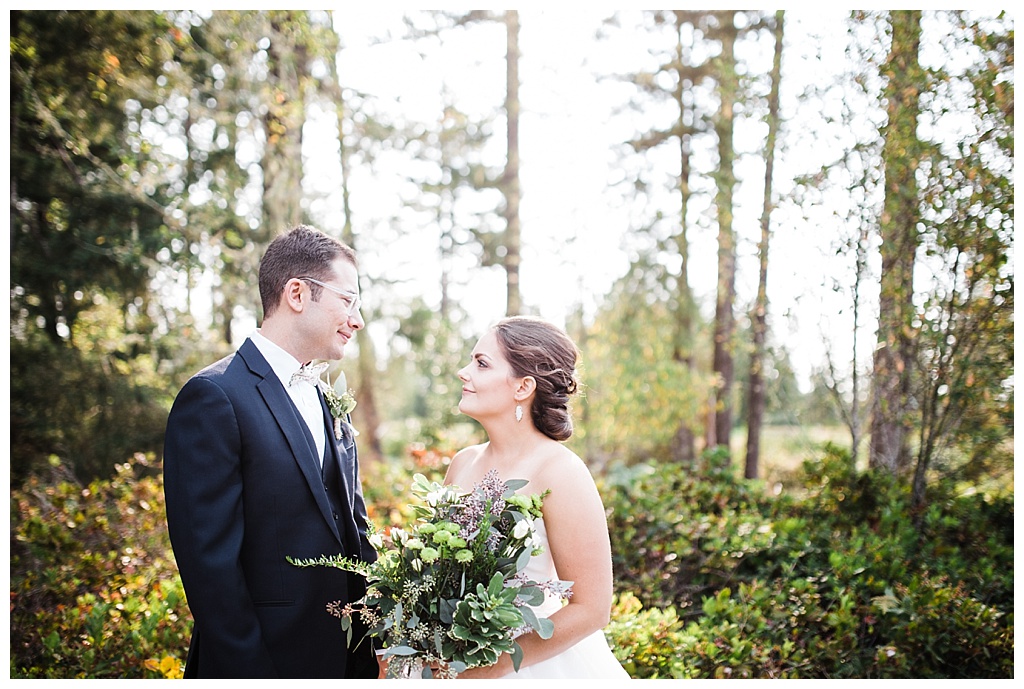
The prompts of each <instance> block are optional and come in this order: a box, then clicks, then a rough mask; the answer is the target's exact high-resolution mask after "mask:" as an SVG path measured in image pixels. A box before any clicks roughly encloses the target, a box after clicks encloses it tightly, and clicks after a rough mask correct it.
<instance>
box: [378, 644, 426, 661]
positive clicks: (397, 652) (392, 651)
mask: <svg viewBox="0 0 1024 689" xmlns="http://www.w3.org/2000/svg"><path fill="white" fill-rule="evenodd" d="M417 653H419V651H417V650H416V649H415V648H412V647H411V646H392V647H391V648H389V649H387V650H386V651H384V657H385V658H388V657H390V656H414V655H416V654H417Z"/></svg>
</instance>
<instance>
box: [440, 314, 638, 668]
mask: <svg viewBox="0 0 1024 689" xmlns="http://www.w3.org/2000/svg"><path fill="white" fill-rule="evenodd" d="M576 359H577V349H576V346H575V345H574V344H573V342H572V340H570V339H569V337H568V336H567V335H566V334H565V333H564V332H562V331H561V330H560V329H558V328H556V327H555V326H553V325H551V324H549V323H547V322H545V321H542V320H539V319H536V318H529V317H522V316H517V317H513V318H506V319H504V320H502V321H500V322H499V323H497V324H496V325H495V326H494V327H493V328H491V329H490V330H489V331H488V332H487V333H485V334H484V336H483V337H481V338H480V341H479V342H478V343H477V345H476V347H475V348H474V350H473V353H472V356H471V361H470V363H469V364H468V365H467V366H466V367H465V368H463V369H462V370H460V371H459V374H458V375H459V379H460V380H462V383H463V387H462V400H461V402H460V403H459V410H460V411H461V412H462V413H463V414H466V415H467V416H469V417H471V418H473V419H476V420H477V421H478V422H479V423H480V424H481V425H482V426H483V428H484V431H486V433H487V437H488V442H485V443H483V444H481V445H475V446H472V447H468V448H465V449H463V450H461V451H460V452H459V453H457V454H456V455H455V457H453V458H452V462H451V466H450V467H449V468H448V474H447V476H446V477H445V483H448V484H452V485H457V486H463V487H465V486H473V485H475V484H477V483H479V482H480V481H481V480H482V479H483V477H484V475H485V474H486V473H487V472H488V471H490V470H492V469H494V470H496V471H497V472H498V474H499V475H500V477H501V478H502V480H509V479H526V480H527V481H529V484H528V485H527V486H526V488H524V490H525V491H527V492H529V493H543V492H545V491H550V493H549V494H548V496H547V497H546V498H545V499H544V517H543V519H541V520H538V521H537V527H538V528H537V535H538V538H539V539H540V540H541V544H542V545H543V546H544V552H543V554H541V555H538V556H534V557H533V558H532V559H531V561H530V564H529V566H528V568H527V573H528V574H529V575H530V578H532V579H533V580H534V581H545V580H548V579H562V580H566V581H571V582H573V584H572V596H571V597H570V598H569V601H568V603H567V604H565V605H564V606H563V605H562V603H561V601H560V600H559V599H558V598H555V597H552V598H550V599H549V600H547V601H545V603H544V604H543V605H541V606H540V607H539V608H538V609H537V613H538V616H540V617H548V618H549V619H550V620H551V621H552V622H553V623H554V625H555V631H554V634H553V635H552V636H551V638H549V639H541V638H540V637H539V636H538V635H536V634H533V633H530V634H525V635H523V636H520V637H519V638H518V639H517V641H518V643H519V645H520V647H521V648H522V650H523V661H522V664H521V666H520V669H519V672H515V670H514V669H513V666H512V658H511V656H509V655H508V654H504V655H502V656H501V658H500V659H499V660H498V662H497V663H495V664H494V665H491V666H488V667H480V668H473V669H470V670H467V671H466V672H464V673H462V674H460V675H459V677H460V678H466V679H470V678H472V679H482V678H505V679H553V678H591V677H593V678H602V679H608V678H612V679H614V678H621V679H628V675H627V674H626V672H625V671H624V670H623V669H622V667H621V666H620V665H619V663H618V661H617V660H616V659H615V656H614V655H612V652H611V649H609V648H608V643H607V641H606V640H605V637H604V632H603V631H602V629H603V628H604V626H605V625H607V624H608V621H609V614H610V609H611V600H612V563H611V548H610V545H609V541H608V528H607V524H606V522H605V513H604V506H603V505H602V503H601V497H600V495H599V494H598V492H597V487H596V486H595V485H594V479H593V478H592V477H591V475H590V471H589V470H588V469H587V467H586V465H585V464H584V463H583V461H582V460H581V459H580V458H579V457H578V456H577V455H576V454H575V453H573V452H572V451H571V450H569V449H568V448H567V447H565V446H564V445H562V442H561V441H564V440H567V439H568V438H569V436H571V435H572V417H571V413H570V410H569V398H570V396H571V395H573V394H574V393H575V392H576V388H577V383H576V372H575V369H576Z"/></svg>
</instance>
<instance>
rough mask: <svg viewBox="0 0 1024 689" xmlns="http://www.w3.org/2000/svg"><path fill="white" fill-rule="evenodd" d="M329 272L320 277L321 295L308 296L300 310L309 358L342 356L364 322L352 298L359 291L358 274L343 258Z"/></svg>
mask: <svg viewBox="0 0 1024 689" xmlns="http://www.w3.org/2000/svg"><path fill="white" fill-rule="evenodd" d="M331 267H332V269H331V273H330V274H329V275H328V277H327V278H325V279H324V280H323V283H324V284H325V285H327V287H321V288H320V298H319V299H318V300H317V301H312V299H310V300H309V301H308V302H307V308H306V309H305V311H304V312H303V318H302V325H301V327H302V329H303V331H304V338H303V339H304V340H305V344H306V345H308V347H309V351H308V359H327V360H333V359H341V358H342V357H344V356H345V345H346V344H348V341H349V340H351V339H352V338H353V337H354V336H355V331H356V330H359V329H361V328H362V327H363V326H364V325H365V323H364V322H363V317H362V314H360V312H359V309H358V308H356V309H353V308H352V304H353V299H354V297H355V296H357V295H358V294H359V274H358V272H357V271H356V267H355V266H354V265H352V263H350V262H349V261H347V260H345V259H344V258H338V259H336V260H335V261H334V263H332V264H331Z"/></svg>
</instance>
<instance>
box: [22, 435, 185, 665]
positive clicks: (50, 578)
mask: <svg viewBox="0 0 1024 689" xmlns="http://www.w3.org/2000/svg"><path fill="white" fill-rule="evenodd" d="M147 465H148V461H147V459H146V458H145V457H144V456H142V455H137V456H136V457H135V458H134V459H133V460H131V461H129V462H126V463H125V464H121V465H118V466H117V474H116V476H115V477H114V478H113V479H112V480H110V481H94V482H93V483H91V484H90V485H89V486H88V487H84V488H83V487H82V486H81V485H80V484H78V482H77V481H75V480H74V479H73V478H72V477H71V476H70V475H69V474H67V473H66V472H65V471H64V470H63V469H62V467H61V466H60V464H59V462H57V461H56V460H54V462H53V476H52V477H51V478H50V479H49V480H48V481H46V482H44V481H42V480H41V479H39V478H38V477H31V478H29V479H28V480H27V481H26V482H25V484H24V485H23V486H22V487H21V488H20V489H18V490H14V491H12V493H11V677H25V678H33V677H34V678H70V677H89V678H119V677H133V678H156V677H180V676H181V671H182V666H183V663H184V659H185V655H186V653H187V650H188V640H189V637H190V635H191V626H192V620H191V616H190V615H189V614H188V610H187V607H186V603H185V594H184V591H183V589H182V586H181V581H180V579H179V578H178V575H177V569H176V567H175V565H174V560H173V558H172V557H171V550H170V543H169V541H168V539H167V530H166V521H165V512H164V507H163V505H164V500H163V487H162V483H161V481H160V480H159V479H158V478H154V477H152V476H147V475H146V474H147V473H149V471H148V469H147Z"/></svg>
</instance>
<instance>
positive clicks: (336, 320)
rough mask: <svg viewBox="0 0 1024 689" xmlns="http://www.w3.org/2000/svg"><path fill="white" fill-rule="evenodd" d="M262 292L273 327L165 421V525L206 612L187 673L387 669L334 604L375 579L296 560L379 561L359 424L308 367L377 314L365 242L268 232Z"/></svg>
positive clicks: (281, 674)
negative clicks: (332, 404) (366, 309)
mask: <svg viewBox="0 0 1024 689" xmlns="http://www.w3.org/2000/svg"><path fill="white" fill-rule="evenodd" d="M259 289H260V298H261V300H262V302H263V314H264V318H263V325H262V327H261V328H260V329H259V330H257V331H256V332H255V333H253V334H252V335H251V336H250V337H249V338H248V339H247V340H246V341H245V342H244V343H243V344H242V346H241V347H239V348H238V351H236V352H235V353H234V354H232V355H231V356H228V357H227V358H225V359H222V360H221V361H219V362H217V363H216V364H213V365H212V366H210V367H209V368H207V369H205V370H203V371H201V372H199V373H198V374H196V375H195V376H194V377H193V378H192V379H191V380H189V381H188V383H186V384H185V387H184V388H182V390H181V392H180V393H179V394H178V397H177V399H176V400H175V402H174V406H173V408H172V409H171V413H170V417H169V418H168V421H167V433H166V439H165V447H164V490H165V494H166V499H167V525H168V531H169V532H170V537H171V544H172V546H173V549H174V556H175V559H176V561H177V564H178V569H179V571H180V572H181V580H182V583H183V584H184V587H185V593H186V595H187V597H188V605H189V608H190V610H191V612H192V617H193V619H194V629H193V632H192V642H191V644H190V646H189V652H188V661H187V663H186V665H185V677H211V678H213V677H253V678H258V677H262V678H267V677H272V678H346V677H347V678H376V677H377V676H378V665H377V661H376V658H375V655H374V652H373V649H372V647H371V645H370V644H369V643H362V644H359V646H358V648H357V649H356V650H350V649H349V648H348V644H347V640H346V634H345V633H344V632H343V631H342V629H341V622H340V620H339V619H338V618H337V617H333V616H332V615H330V614H329V613H328V612H327V605H328V603H332V602H334V601H341V602H342V604H344V603H348V602H351V601H355V600H357V599H359V598H360V597H361V596H362V595H363V593H364V592H365V581H363V579H362V578H361V577H359V576H358V575H354V574H349V573H346V572H344V571H342V570H340V569H334V568H330V567H302V568H300V567H297V566H294V565H292V564H289V562H288V561H287V560H286V558H287V557H289V556H291V557H295V558H300V559H308V558H318V557H320V556H321V555H335V554H344V555H345V556H347V557H349V558H354V559H355V558H358V559H363V560H367V561H372V560H373V559H375V557H376V555H375V552H374V550H373V548H372V547H371V546H370V544H369V543H368V542H367V539H366V522H367V518H366V505H365V503H364V502H363V494H362V488H361V486H360V483H359V472H358V466H357V462H356V448H355V444H354V442H353V437H352V433H351V430H350V427H348V426H346V425H342V426H340V427H338V428H340V429H341V430H340V432H336V430H335V428H336V426H335V424H334V423H333V420H332V418H331V416H330V412H329V409H328V407H327V405H326V404H325V402H324V396H323V393H322V392H321V391H320V390H319V389H318V387H317V385H316V378H317V375H316V373H315V372H314V374H313V375H311V376H309V375H304V373H305V370H306V366H305V364H308V363H310V362H311V361H312V360H314V359H340V358H342V357H343V356H344V349H345V344H346V343H347V342H348V341H349V340H350V339H351V338H352V336H353V335H354V334H355V331H356V330H359V329H361V328H362V327H363V325H364V323H363V319H362V316H361V315H360V313H359V303H360V301H359V283H358V273H357V270H356V259H355V254H354V253H353V251H352V250H351V249H350V248H349V247H347V246H345V245H344V244H342V243H340V242H338V241H337V240H335V239H332V238H330V237H328V236H327V235H325V234H323V233H321V232H319V231H318V230H315V229H313V228H311V227H308V226H303V225H300V226H298V227H296V228H295V229H293V230H292V231H290V232H288V233H287V234H284V235H282V236H280V237H278V238H276V239H275V240H274V241H273V242H271V244H270V246H269V247H268V249H267V252H266V255H265V256H264V257H263V260H262V262H261V263H260V270H259ZM300 369H301V370H302V373H300ZM297 373H298V374H299V375H295V374H297ZM293 376H294V380H293ZM346 420H347V419H346ZM360 631H361V630H355V633H354V635H353V639H359V638H360V636H361V634H360Z"/></svg>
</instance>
